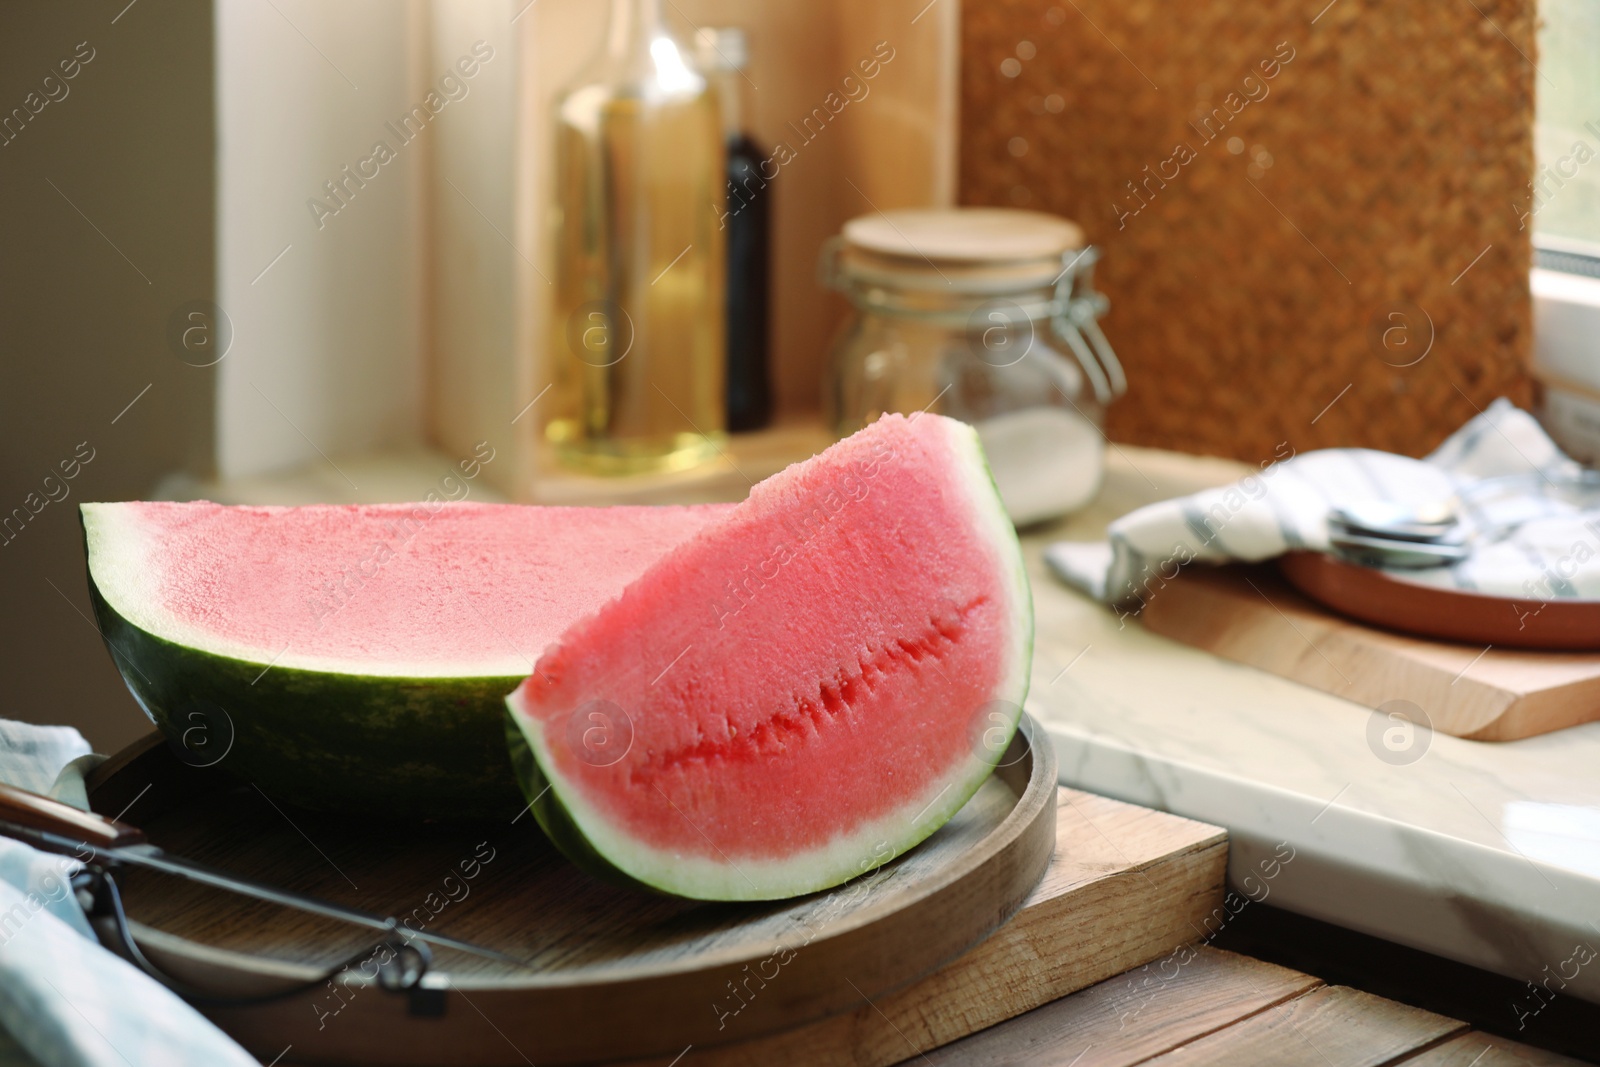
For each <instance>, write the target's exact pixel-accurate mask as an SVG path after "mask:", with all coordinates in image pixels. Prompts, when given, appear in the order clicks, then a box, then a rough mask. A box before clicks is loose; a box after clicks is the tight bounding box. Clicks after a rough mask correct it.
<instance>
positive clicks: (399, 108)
mask: <svg viewBox="0 0 1600 1067" xmlns="http://www.w3.org/2000/svg"><path fill="white" fill-rule="evenodd" d="M215 10H216V53H215V55H216V65H217V143H218V148H217V153H218V159H217V200H216V219H217V270H218V284H217V292H218V296H217V302H218V304H220V305H221V307H222V308H223V310H224V311H225V312H226V313H227V314H228V316H229V317H230V318H231V320H232V323H233V331H234V335H233V336H234V340H233V346H232V349H231V350H230V351H229V353H228V355H227V357H226V358H225V359H224V360H223V362H222V363H221V364H220V365H219V366H218V378H217V433H216V465H217V475H218V477H220V478H222V479H229V478H236V477H241V476H248V475H252V474H257V473H260V472H263V471H268V470H273V469H276V468H281V467H289V466H295V465H299V464H304V463H310V462H316V461H320V460H321V459H322V454H326V455H327V456H331V457H338V456H339V455H341V454H350V453H355V452H361V451H365V450H368V449H371V448H375V447H382V446H386V445H393V444H401V443H406V442H409V441H415V440H416V439H417V438H418V435H419V431H420V425H421V412H422V374H423V355H424V338H425V336H426V332H425V331H426V322H427V319H426V310H425V309H426V302H425V300H424V289H423V277H424V270H423V268H424V262H423V256H424V247H423V241H422V227H423V213H422V203H423V198H424V195H425V193H426V188H425V175H426V174H427V158H428V153H429V152H431V151H432V150H433V144H432V142H433V141H435V140H436V139H437V138H436V137H435V136H434V134H435V133H436V131H435V130H433V129H425V130H424V131H423V132H422V133H421V134H420V135H419V136H417V137H415V138H414V139H413V140H412V141H411V142H410V143H409V144H406V145H403V146H402V145H401V143H400V141H399V139H398V138H397V137H396V136H395V135H394V134H393V133H392V132H390V130H389V129H388V128H387V127H386V125H385V124H386V123H387V122H391V121H395V122H397V120H398V118H399V117H400V116H401V115H402V114H404V113H405V112H406V111H407V110H408V109H409V108H410V107H411V105H413V104H416V103H419V102H422V101H423V98H424V95H425V93H426V92H427V88H428V87H427V85H426V84H425V83H426V82H427V81H430V80H436V79H437V76H438V73H439V72H437V71H431V70H429V69H428V68H427V66H426V64H429V63H431V62H432V57H431V56H430V54H429V51H428V47H427V36H428V25H427V9H426V5H425V3H423V2H422V0H404V2H394V0H340V2H338V3H321V2H318V0H272V2H271V3H268V2H267V0H216V8H215ZM472 103H473V100H472V97H471V96H470V95H469V96H468V97H466V98H465V99H464V100H461V101H458V102H453V103H450V104H448V105H447V106H446V107H445V108H444V110H443V111H442V112H441V114H440V116H439V118H438V119H435V120H434V121H439V120H440V119H448V117H449V111H450V109H451V108H463V107H470V106H471V105H472ZM379 140H383V141H386V142H388V143H389V144H390V146H391V147H392V148H394V149H395V151H396V158H395V160H394V161H393V162H391V163H389V164H387V165H384V166H382V167H381V168H380V169H379V172H378V174H377V177H375V178H372V179H369V180H367V181H366V186H365V188H361V189H357V190H356V191H355V192H354V194H353V195H352V196H351V197H350V198H349V202H348V204H347V205H346V206H344V207H342V208H341V209H340V210H339V212H338V214H337V215H334V216H332V217H325V218H323V219H322V220H321V226H320V227H319V224H318V221H317V219H316V218H314V216H313V214H312V212H311V211H310V210H309V209H308V207H307V201H308V200H310V199H312V198H320V199H322V200H323V201H324V202H325V203H328V204H330V205H331V204H333V203H334V201H333V200H332V198H330V197H329V196H328V195H327V193H326V191H325V190H324V188H323V183H324V182H326V181H329V180H331V179H334V178H335V177H337V176H338V173H339V171H340V169H341V168H342V167H344V166H346V165H350V166H351V167H352V168H354V167H355V165H356V164H357V161H358V160H360V159H363V158H366V157H368V156H369V155H370V154H371V153H372V150H373V146H374V144H375V142H377V141H379ZM286 247H287V248H288V251H287V252H283V250H284V249H285V248H286ZM280 252H282V253H283V255H282V258H281V259H278V260H277V262H276V263H273V259H274V257H276V256H278V255H279V254H280ZM269 264H272V265H271V267H270V269H269V267H268V265H269ZM263 270H265V271H266V273H265V274H263V273H262V272H263ZM274 405H275V406H274Z"/></svg>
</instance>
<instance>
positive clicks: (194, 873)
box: [0, 784, 527, 967]
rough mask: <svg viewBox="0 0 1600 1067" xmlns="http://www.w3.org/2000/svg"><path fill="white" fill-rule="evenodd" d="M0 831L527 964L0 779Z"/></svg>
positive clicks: (88, 859)
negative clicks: (226, 864) (230, 868)
mask: <svg viewBox="0 0 1600 1067" xmlns="http://www.w3.org/2000/svg"><path fill="white" fill-rule="evenodd" d="M0 835H4V836H6V837H12V838H15V839H17V840H19V841H23V842H26V843H27V844H30V845H33V846H34V847H35V848H38V849H41V850H43V851H45V852H53V853H56V854H58V855H64V856H72V857H73V858H75V859H78V860H79V861H81V862H83V863H86V864H100V865H107V864H109V865H118V864H121V865H126V866H130V867H143V868H146V869H148V870H153V871H162V872H164V873H166V874H174V875H177V876H178V877H180V878H187V879H188V880H189V881H191V882H199V883H201V884H202V885H209V886H212V887H214V888H217V889H226V890H228V891H229V892H232V893H238V894H240V895H242V896H247V897H253V898H254V899H256V900H265V901H269V902H270V903H273V904H281V905H283V906H284V907H288V908H294V909H296V910H297V911H304V912H309V913H311V914H313V915H321V916H323V917H324V918H329V919H337V920H339V921H341V922H347V923H351V924H352V925H355V926H362V927H365V928H367V929H369V930H378V931H381V932H383V933H385V934H387V935H390V936H391V937H396V936H397V937H401V938H404V939H405V940H407V941H411V940H416V941H423V942H426V943H428V944H431V945H437V946H439V947H441V948H450V949H455V950H456V951H458V952H468V953H471V954H472V955H474V956H482V957H484V958H485V959H492V960H497V961H499V962H501V963H510V964H513V965H515V966H518V967H525V966H527V965H526V964H525V963H523V962H522V961H521V960H518V959H514V958H513V957H511V956H508V955H506V954H505V953H503V952H497V951H495V950H494V949H492V948H484V947H483V946H482V945H474V944H473V943H472V942H470V941H462V940H461V939H460V938H455V937H450V936H449V935H447V934H436V933H432V932H430V931H427V930H415V929H412V928H411V927H409V926H407V927H402V926H401V925H400V924H399V923H398V922H397V921H396V920H395V919H394V918H393V917H392V916H391V917H388V918H385V917H382V916H379V915H374V914H372V913H371V912H365V911H361V910H359V909H357V908H350V907H346V906H345V905H343V904H335V903H332V902H331V901H326V900H319V899H317V898H316V897H310V896H306V895H304V894H302V893H295V892H292V891H290V890H287V889H279V888H277V887H275V886H269V885H264V884H262V883H260V882H254V881H251V880H249V879H247V878H240V877H238V876H237V875H233V874H228V873H227V872H225V871H218V870H214V869H212V868H210V867H206V866H204V865H202V864H199V863H195V862H193V861H192V860H186V859H184V858H182V857H180V856H173V855H169V854H168V853H166V852H164V851H162V850H161V849H160V848H157V847H156V846H155V845H152V844H150V843H149V842H148V841H146V840H145V836H144V833H143V832H142V831H140V830H139V829H137V828H135V827H132V826H129V825H127V824H126V823H121V822H118V821H116V820H115V819H108V818H106V817H104V816H102V815H96V814H94V813H93V812H87V811H80V810H79V809H77V808H74V807H72V806H70V805H68V804H62V803H60V802H59V801H55V800H51V799H49V798H48V797H42V796H39V795H37V794H35V793H29V792H27V791H26V790H22V789H16V788H14V787H12V786H8V785H4V784H0Z"/></svg>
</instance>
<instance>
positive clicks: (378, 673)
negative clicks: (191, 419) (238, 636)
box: [79, 503, 529, 678]
mask: <svg viewBox="0 0 1600 1067" xmlns="http://www.w3.org/2000/svg"><path fill="white" fill-rule="evenodd" d="M79 511H80V513H81V514H82V516H83V532H84V543H85V546H86V547H87V550H88V557H89V578H90V580H91V581H93V582H94V586H95V588H96V589H97V590H98V591H99V593H100V596H101V597H102V598H104V600H105V602H106V603H107V604H109V605H110V606H111V609H112V610H113V611H115V612H116V613H117V614H118V615H121V616H122V617H123V618H124V619H126V620H128V622H130V623H132V624H133V625H134V626H137V627H138V628H139V629H141V630H143V631H145V632H146V633H148V634H152V635H153V636H155V637H159V638H161V639H162V640H163V641H170V642H171V643H173V644H175V645H183V646H184V647H186V648H193V649H198V650H199V651H201V652H208V653H210V654H211V655H214V656H225V657H227V658H229V659H235V660H240V661H242V662H244V663H256V664H260V665H261V666H262V667H263V668H266V667H268V666H272V667H287V668H291V669H298V670H308V671H325V672H328V673H333V674H350V675H360V676H363V677H372V678H521V677H525V676H526V675H527V674H528V668H529V661H528V659H527V658H526V657H524V656H522V655H519V654H517V653H515V652H512V651H509V650H507V651H504V652H502V651H500V650H498V649H485V651H484V653H483V658H482V659H481V660H480V661H478V662H476V663H473V664H471V665H466V664H459V665H457V664H441V663H435V664H420V663H414V662H387V663H386V662H382V661H378V660H375V659H372V658H370V657H364V658H352V657H343V656H328V655H321V654H317V653H314V652H306V651H303V650H300V649H296V648H292V647H288V646H287V645H285V646H281V647H278V648H263V647H261V646H259V645H251V644H247V643H245V642H243V641H238V640H235V639H233V638H229V637H225V636H223V635H220V634H217V633H215V632H213V631H211V630H207V629H205V628H204V627H201V626H197V625H195V624H194V623H193V622H190V621H189V620H187V619H184V618H182V617H181V616H179V615H177V614H175V613H173V612H171V611H169V610H167V609H166V608H165V607H164V605H165V603H166V590H165V589H164V587H163V585H164V579H165V577H166V570H165V567H164V566H163V564H162V558H163V557H162V553H163V551H164V548H165V546H163V545H162V544H161V542H160V538H159V536H158V534H159V531H158V530H157V529H155V528H153V527H152V526H151V525H150V524H149V523H146V522H145V521H143V519H142V517H141V516H140V513H139V505H138V504H137V503H112V504H80V505H79Z"/></svg>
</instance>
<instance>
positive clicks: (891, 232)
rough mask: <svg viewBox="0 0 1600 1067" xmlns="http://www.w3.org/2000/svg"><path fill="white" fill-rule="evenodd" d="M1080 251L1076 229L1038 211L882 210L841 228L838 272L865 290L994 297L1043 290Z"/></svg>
mask: <svg viewBox="0 0 1600 1067" xmlns="http://www.w3.org/2000/svg"><path fill="white" fill-rule="evenodd" d="M1083 247H1084V239H1083V230H1082V229H1080V228H1079V227H1078V225H1077V224H1076V223H1074V222H1071V221H1069V220H1067V219H1064V218H1061V217H1060V216H1058V215H1047V214H1044V213H1043V212H1039V211H1019V210H1016V209H1014V208H989V207H967V208H947V209H918V210H905V211H887V212H877V213H875V214H871V215H862V216H860V217H859V218H854V219H851V220H850V221H849V222H847V223H845V225H844V248H843V249H842V252H841V255H840V262H839V266H840V269H841V271H842V272H843V273H845V274H847V275H851V276H854V277H855V278H857V279H859V280H861V281H866V282H869V283H872V284H879V285H890V286H898V287H904V288H915V289H920V288H938V289H957V290H962V291H968V292H1001V291H1005V290H1009V289H1026V288H1030V287H1037V286H1043V285H1048V284H1050V283H1051V282H1052V281H1054V280H1055V279H1056V278H1057V277H1059V276H1060V274H1061V270H1062V263H1063V260H1064V259H1068V258H1070V257H1071V255H1072V254H1074V253H1076V252H1078V251H1079V250H1081V249H1082V248H1083Z"/></svg>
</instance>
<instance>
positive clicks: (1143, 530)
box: [1045, 399, 1600, 609]
mask: <svg viewBox="0 0 1600 1067" xmlns="http://www.w3.org/2000/svg"><path fill="white" fill-rule="evenodd" d="M1280 451H1281V452H1283V453H1284V456H1283V457H1280V458H1277V459H1276V460H1275V461H1273V462H1269V463H1264V464H1262V465H1261V469H1260V470H1259V471H1258V472H1257V473H1253V474H1251V475H1249V476H1247V477H1245V478H1243V479H1241V480H1240V481H1238V482H1235V483H1234V484H1232V485H1229V486H1224V487H1223V488H1220V489H1207V490H1205V491H1204V492H1200V493H1195V494H1193V495H1192V496H1186V497H1179V498H1178V499H1176V500H1164V501H1162V502H1160V503H1157V504H1150V505H1148V506H1146V507H1142V508H1139V509H1138V510H1137V511H1133V512H1130V513H1128V514H1127V515H1124V516H1123V517H1122V518H1120V519H1118V520H1116V521H1115V522H1113V523H1112V524H1111V526H1110V528H1109V529H1108V530H1107V539H1106V540H1105V541H1101V542H1073V541H1061V542H1057V543H1056V544H1053V545H1050V546H1049V547H1048V548H1047V549H1046V550H1045V560H1046V562H1048V563H1049V565H1050V568H1051V570H1052V571H1054V572H1055V574H1056V575H1057V576H1058V577H1059V578H1061V579H1062V580H1063V581H1065V582H1066V583H1067V584H1069V585H1072V586H1074V587H1076V588H1078V589H1081V590H1083V591H1084V592H1086V593H1088V594H1089V595H1090V596H1093V597H1095V598H1096V599H1098V600H1104V601H1106V602H1107V603H1109V604H1112V605H1115V606H1117V607H1119V608H1127V609H1136V608H1137V607H1138V606H1139V604H1140V603H1142V602H1143V601H1144V600H1145V599H1147V596H1148V592H1149V590H1151V589H1153V588H1159V585H1160V583H1161V582H1164V581H1166V580H1168V579H1170V578H1172V577H1173V576H1174V575H1175V574H1176V573H1177V568H1179V567H1181V566H1183V565H1184V564H1186V563H1190V562H1200V563H1227V562H1230V561H1234V560H1244V561H1258V560H1264V559H1270V558H1272V557H1273V556H1277V555H1281V554H1282V553H1284V552H1287V551H1290V550H1291V549H1309V550H1312V551H1327V550H1328V549H1329V540H1328V536H1329V531H1328V516H1329V513H1330V512H1331V511H1332V509H1333V508H1335V507H1340V506H1345V505H1350V504H1357V503H1361V502H1367V501H1372V500H1388V501H1398V502H1403V503H1408V504H1421V503H1426V502H1432V501H1438V500H1441V499H1445V498H1449V497H1452V496H1454V497H1457V498H1458V500H1459V501H1460V510H1461V521H1462V525H1463V527H1464V528H1465V529H1466V530H1467V532H1468V533H1469V534H1470V535H1471V537H1472V542H1471V544H1472V551H1471V554H1470V555H1469V556H1468V557H1467V558H1466V559H1465V560H1463V561H1462V562H1460V563H1457V564H1455V565H1453V566H1449V567H1437V568H1432V569H1428V570H1399V569H1396V570H1392V571H1390V572H1389V573H1390V574H1392V575H1393V576H1394V577H1396V578H1401V579H1403V580H1405V581H1409V582H1420V583H1422V584H1424V585H1434V586H1445V587H1449V588H1455V589H1467V590H1473V591H1476V592H1480V593H1487V594H1493V595H1499V596H1510V597H1517V598H1521V599H1532V600H1538V601H1541V602H1542V601H1547V600H1552V599H1556V598H1597V597H1600V493H1596V492H1595V490H1594V489H1593V488H1592V487H1589V488H1585V489H1583V490H1582V491H1577V490H1575V489H1574V488H1573V486H1574V485H1575V483H1577V481H1578V479H1579V478H1580V477H1581V475H1582V473H1583V468H1582V466H1581V465H1580V464H1578V463H1577V462H1576V461H1575V460H1573V459H1571V458H1569V457H1568V456H1566V455H1565V454H1564V453H1563V452H1562V451H1561V449H1559V448H1557V447H1556V444H1555V442H1554V441H1552V440H1550V437H1549V435H1547V434H1546V433H1545V432H1544V429H1543V428H1542V427H1541V426H1540V425H1539V423H1538V422H1537V421H1536V420H1535V419H1534V418H1533V416H1532V415H1529V414H1528V413H1527V412H1526V411H1523V410H1521V409H1520V408H1518V407H1516V406H1515V405H1514V404H1512V403H1511V402H1510V401H1508V400H1505V399H1501V400H1496V401H1495V402H1494V403H1493V404H1492V405H1490V407H1489V409H1488V410H1487V411H1484V412H1482V413H1481V414H1479V415H1478V416H1476V417H1475V418H1473V419H1472V421H1471V422H1469V423H1467V424H1466V425H1465V426H1463V427H1462V428H1461V429H1460V430H1457V431H1456V432H1455V433H1454V434H1452V435H1451V436H1450V438H1449V439H1448V440H1446V441H1445V442H1444V444H1442V445H1440V446H1439V447H1438V448H1437V449H1436V450H1435V451H1434V452H1433V453H1432V454H1431V455H1429V456H1427V457H1426V458H1424V459H1420V460H1418V459H1410V458H1408V457H1406V456H1397V455H1393V454H1391V453H1388V452H1374V451H1371V450H1370V449H1364V448H1329V449H1323V450H1321V451H1317V452H1307V453H1305V454H1304V455H1294V454H1293V453H1292V452H1290V451H1289V449H1288V446H1287V445H1285V446H1281V448H1280Z"/></svg>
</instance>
